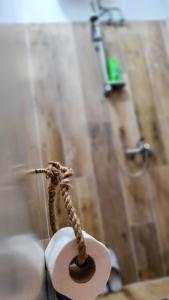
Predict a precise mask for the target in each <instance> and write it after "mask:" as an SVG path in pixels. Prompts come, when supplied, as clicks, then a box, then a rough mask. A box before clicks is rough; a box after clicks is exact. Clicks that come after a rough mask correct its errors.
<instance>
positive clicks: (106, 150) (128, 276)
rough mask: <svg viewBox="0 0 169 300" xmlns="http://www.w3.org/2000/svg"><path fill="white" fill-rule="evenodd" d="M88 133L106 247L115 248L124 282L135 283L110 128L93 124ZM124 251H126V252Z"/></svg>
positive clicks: (129, 240)
mask: <svg viewBox="0 0 169 300" xmlns="http://www.w3.org/2000/svg"><path fill="white" fill-rule="evenodd" d="M89 133H90V138H91V143H92V149H93V161H94V168H95V176H96V180H97V185H98V191H99V195H100V199H101V210H102V214H103V224H104V231H105V240H106V243H107V245H108V246H109V247H113V249H114V250H115V251H116V252H117V255H118V258H119V261H120V265H121V270H122V275H123V278H124V281H125V282H132V281H136V279H137V276H136V270H135V264H134V258H133V252H132V244H131V236H130V231H129V227H128V224H127V217H126V210H125V204H124V200H123V197H122V192H121V187H120V182H119V179H118V169H117V164H116V161H115V156H114V155H115V153H114V152H113V148H112V147H113V143H112V131H111V125H110V124H109V123H103V124H100V123H97V122H96V123H95V122H91V123H90V124H89ZM124 248H125V252H124V251H123V249H124Z"/></svg>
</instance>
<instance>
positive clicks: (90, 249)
mask: <svg viewBox="0 0 169 300" xmlns="http://www.w3.org/2000/svg"><path fill="white" fill-rule="evenodd" d="M83 234H84V238H85V241H86V247H87V254H88V255H89V257H90V258H91V261H92V262H93V265H92V264H91V263H90V262H89V269H88V270H87V271H86V272H85V270H83V269H81V268H79V270H78V267H77V270H76V271H77V272H75V276H74V277H73V278H72V277H71V274H70V267H69V266H70V263H71V261H72V260H73V259H74V258H75V257H76V256H77V255H78V252H77V244H76V239H75V235H74V232H73V229H72V228H71V227H65V228H62V229H60V230H59V231H58V232H57V233H55V235H54V236H53V237H52V239H51V240H50V242H49V244H48V247H47V249H46V252H45V257H46V264H47V268H48V272H49V274H50V277H51V281H52V284H53V287H54V288H55V290H56V291H58V292H59V293H61V294H63V295H65V296H67V297H68V298H70V299H73V300H86V299H87V300H93V299H95V298H96V297H97V295H99V294H100V292H101V291H102V290H103V288H104V287H105V286H106V283H107V280H108V278H109V275H110V270H111V262H110V255H109V251H108V250H107V248H106V247H105V246H104V245H103V244H102V243H100V242H98V241H97V240H96V239H94V238H93V237H92V236H90V235H89V234H87V233H86V232H84V231H83ZM71 269H73V267H72V268H71ZM81 270H82V271H81ZM81 272H82V276H81ZM78 274H79V276H78Z"/></svg>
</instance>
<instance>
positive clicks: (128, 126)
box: [104, 27, 152, 225]
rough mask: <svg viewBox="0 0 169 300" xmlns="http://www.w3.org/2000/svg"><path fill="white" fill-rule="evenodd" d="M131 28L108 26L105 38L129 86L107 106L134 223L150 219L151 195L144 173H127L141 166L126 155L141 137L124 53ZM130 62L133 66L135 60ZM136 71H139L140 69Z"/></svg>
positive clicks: (111, 55)
mask: <svg viewBox="0 0 169 300" xmlns="http://www.w3.org/2000/svg"><path fill="white" fill-rule="evenodd" d="M128 30H129V29H124V30H123V29H122V30H119V31H118V32H116V31H115V30H113V29H112V28H108V27H105V29H104V39H105V43H106V45H107V55H108V56H109V57H116V58H118V60H119V62H120V64H121V67H122V72H123V76H124V80H125V82H126V87H125V88H124V89H123V90H122V91H120V92H114V93H113V94H112V96H111V97H110V99H109V102H108V105H109V111H110V117H111V121H112V122H111V123H112V129H113V133H114V148H115V152H116V154H117V157H118V160H117V162H118V165H119V169H120V171H121V172H120V176H121V179H122V186H123V193H124V198H125V199H126V206H127V212H128V218H129V223H130V224H131V225H132V224H139V223H140V222H147V221H151V220H152V209H151V203H150V201H149V198H148V196H147V194H146V193H145V190H146V188H147V186H146V179H145V178H144V177H142V176H141V177H137V178H131V177H129V176H128V175H126V174H127V173H128V172H129V173H132V174H134V173H136V172H138V171H139V170H140V169H142V161H141V162H140V160H139V161H138V162H137V160H134V161H128V160H127V159H125V155H124V153H125V150H126V148H133V147H134V148H135V147H136V145H137V143H138V141H139V139H140V136H141V132H140V126H139V120H138V115H137V114H136V112H135V105H134V101H135V100H134V99H135V95H134V94H133V89H132V87H131V85H130V78H129V76H128V75H127V66H126V59H125V52H124V49H123V42H124V39H125V38H126V36H128ZM129 44H130V41H129ZM130 64H131V65H133V63H132V62H130ZM137 71H138V72H139V69H138V70H137ZM137 71H136V73H137ZM136 77H137V75H136Z"/></svg>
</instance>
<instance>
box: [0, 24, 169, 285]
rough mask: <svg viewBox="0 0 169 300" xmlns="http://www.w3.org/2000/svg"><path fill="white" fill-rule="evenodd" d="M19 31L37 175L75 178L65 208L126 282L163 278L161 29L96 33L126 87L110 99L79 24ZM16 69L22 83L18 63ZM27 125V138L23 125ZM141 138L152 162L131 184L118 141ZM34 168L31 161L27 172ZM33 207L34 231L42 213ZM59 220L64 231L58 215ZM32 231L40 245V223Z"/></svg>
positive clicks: (167, 120) (164, 60)
mask: <svg viewBox="0 0 169 300" xmlns="http://www.w3.org/2000/svg"><path fill="white" fill-rule="evenodd" d="M10 30H13V29H9V28H8V32H10ZM23 30H24V41H25V45H26V49H27V50H26V51H25V49H22V48H21V47H22V45H20V44H19V34H20V33H19V32H18V31H17V30H15V31H14V33H15V41H16V44H17V45H18V46H17V47H18V49H20V51H21V52H23V51H25V52H24V53H25V55H26V59H27V62H28V71H27V72H28V74H29V82H30V85H31V90H32V95H33V96H32V97H33V100H34V102H33V104H31V105H33V106H34V108H35V110H34V113H35V115H36V126H38V134H39V136H38V143H39V149H40V156H41V158H40V162H39V163H40V166H42V165H43V166H46V165H47V162H48V161H49V160H58V161H61V162H62V163H64V164H66V165H68V166H70V167H72V168H73V169H74V171H75V178H74V181H73V186H74V189H73V199H74V203H75V206H76V208H77V210H78V213H79V215H80V218H81V220H82V224H83V226H84V228H85V229H86V230H87V231H88V232H89V233H91V234H93V235H94V236H95V237H96V238H98V239H100V240H102V241H105V243H106V244H107V246H109V247H112V248H113V249H114V250H115V251H116V253H117V255H118V258H119V262H120V266H121V271H122V276H123V280H124V282H125V283H130V282H135V281H138V280H146V279H152V278H157V277H161V276H166V275H169V233H168V226H169V185H168V176H169V141H168V140H169V130H168V125H169V43H168V38H169V34H168V29H167V24H165V23H132V24H128V26H127V27H125V28H121V29H114V28H112V27H106V26H104V39H105V45H106V50H107V53H108V55H109V56H116V57H118V58H119V60H120V61H121V64H122V68H123V71H124V76H125V80H126V83H127V85H126V87H125V88H124V90H123V91H122V92H120V93H114V94H113V95H112V96H111V97H110V98H109V99H105V98H104V96H103V86H102V78H101V73H100V68H99V63H98V57H97V54H96V52H95V51H94V49H93V44H92V43H91V35H90V27H89V25H88V24H73V25H71V24H64V25H63V24H62V25H54V24H51V25H32V26H31V25H29V26H28V25H26V26H25V27H24V29H23ZM1 38H2V31H1V35H0V40H1ZM17 51H18V50H17ZM20 70H21V73H22V74H23V76H24V69H23V62H22V60H21V61H20ZM25 80H27V79H25ZM28 98H29V97H28ZM27 102H28V103H29V99H27ZM25 115H26V112H25V113H24V114H23V115H22V118H25ZM27 124H28V125H27V130H30V128H31V130H33V128H32V126H34V125H32V124H33V123H32V119H31V118H30V119H29V120H27ZM141 136H144V137H145V138H146V141H147V142H148V143H151V144H152V146H153V148H154V151H155V156H154V157H153V159H152V160H151V163H150V168H149V170H148V172H147V173H146V174H145V175H144V176H142V177H139V178H130V177H128V176H126V175H125V173H124V172H122V171H121V168H120V167H119V165H122V166H123V168H130V169H132V170H137V168H138V167H139V164H137V165H136V163H130V164H129V163H128V162H127V161H125V159H124V153H123V147H124V142H125V143H126V145H127V146H128V147H135V146H136V143H137V142H138V140H139V138H140V137H141ZM27 144H29V145H28V147H30V142H29V143H28V142H27ZM23 151H24V150H23ZM31 151H34V140H32V142H31ZM39 163H38V160H37V161H36V160H35V161H34V160H33V161H32V163H31V168H33V167H39ZM29 165H30V164H29ZM43 183H44V182H43ZM42 194H43V195H44V192H43V189H42ZM46 196H47V194H46ZM34 205H35V209H36V211H37V214H38V217H39V219H37V221H38V220H39V221H38V222H40V219H41V217H42V219H43V218H44V216H45V211H46V208H45V206H43V205H42V204H41V206H43V209H42V210H39V209H38V207H37V206H38V205H37V203H36V204H35V202H34V204H33V206H34ZM41 206H40V207H41ZM58 220H59V222H60V226H64V225H65V224H67V221H66V215H65V212H64V210H63V209H61V214H60V215H59V216H58ZM35 223H36V222H35V219H34V226H35V227H36V226H37V225H36V224H35ZM39 224H40V223H39ZM39 226H40V225H39ZM38 231H39V234H40V236H41V237H42V238H43V239H44V238H48V237H49V234H48V232H47V229H46V221H44V222H43V224H41V227H40V229H38Z"/></svg>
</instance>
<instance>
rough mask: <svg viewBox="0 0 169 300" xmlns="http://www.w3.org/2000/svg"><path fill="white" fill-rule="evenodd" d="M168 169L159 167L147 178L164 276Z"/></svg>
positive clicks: (168, 266)
mask: <svg viewBox="0 0 169 300" xmlns="http://www.w3.org/2000/svg"><path fill="white" fill-rule="evenodd" d="M168 178H169V167H168V166H167V167H161V168H156V169H153V170H151V172H150V178H149V181H150V183H149V193H150V195H151V197H152V202H153V206H154V213H155V220H156V225H157V229H158V236H159V240H160V246H161V252H162V258H163V268H164V272H165V275H168V274H169V257H168V249H169V234H168V230H167V228H168V226H169V211H168V199H169V186H168Z"/></svg>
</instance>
